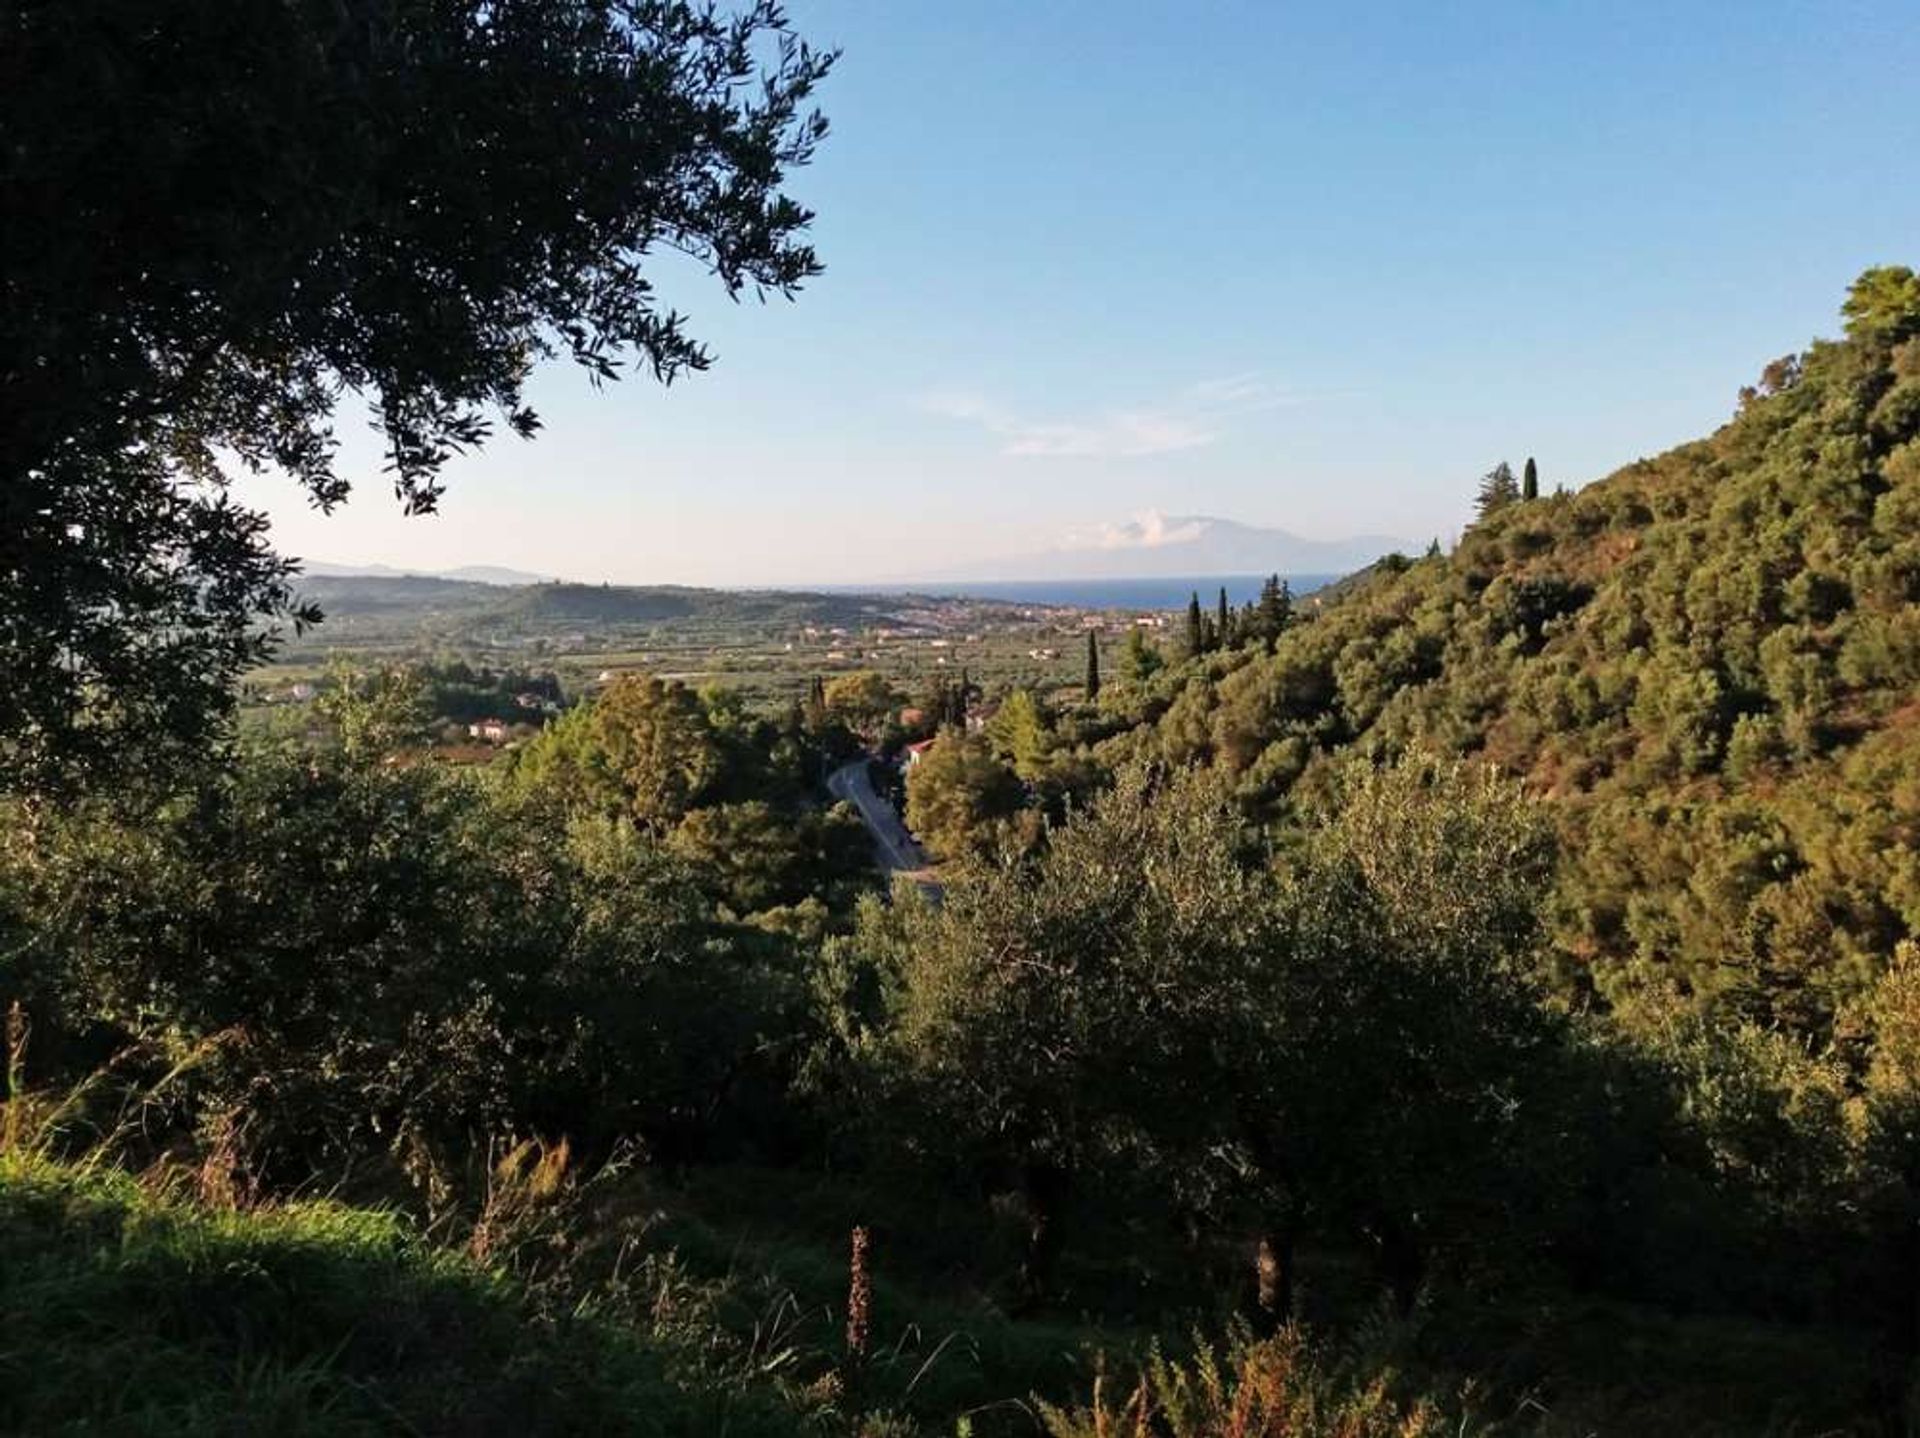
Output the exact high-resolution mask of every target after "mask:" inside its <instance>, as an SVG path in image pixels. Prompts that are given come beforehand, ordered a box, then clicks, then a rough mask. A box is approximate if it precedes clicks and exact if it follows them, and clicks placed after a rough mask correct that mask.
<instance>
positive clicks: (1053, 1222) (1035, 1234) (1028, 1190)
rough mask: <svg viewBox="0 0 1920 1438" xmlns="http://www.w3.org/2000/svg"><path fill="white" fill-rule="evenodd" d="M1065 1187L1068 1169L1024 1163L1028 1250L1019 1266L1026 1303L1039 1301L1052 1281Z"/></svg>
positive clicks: (1057, 1252)
mask: <svg viewBox="0 0 1920 1438" xmlns="http://www.w3.org/2000/svg"><path fill="white" fill-rule="evenodd" d="M1068 1186H1069V1184H1068V1177H1067V1171H1066V1170H1065V1169H1064V1168H1061V1167H1060V1166H1059V1165H1058V1164H1054V1163H1047V1162H1044V1161H1040V1162H1034V1163H1030V1164H1028V1165H1027V1166H1026V1171H1025V1173H1024V1174H1023V1189H1024V1193H1025V1197H1026V1203H1027V1251H1026V1256H1025V1259H1024V1260H1023V1261H1022V1263H1021V1265H1020V1282H1021V1287H1022V1288H1023V1289H1024V1290H1025V1291H1026V1300H1027V1302H1028V1303H1029V1304H1037V1303H1039V1302H1040V1300H1041V1299H1042V1298H1043V1297H1044V1296H1045V1294H1046V1292H1047V1291H1048V1289H1049V1288H1051V1287H1052V1284H1053V1277H1054V1270H1055V1268H1056V1267H1057V1265H1058V1262H1059V1258H1060V1246H1061V1242H1062V1238H1063V1235H1062V1232H1061V1209H1062V1207H1063V1206H1064V1205H1065V1203H1066V1198H1067V1189H1068Z"/></svg>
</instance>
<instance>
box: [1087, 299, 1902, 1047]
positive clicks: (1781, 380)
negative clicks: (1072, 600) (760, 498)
mask: <svg viewBox="0 0 1920 1438" xmlns="http://www.w3.org/2000/svg"><path fill="white" fill-rule="evenodd" d="M1845 317H1846V338H1845V339H1844V340H1841V341H1837V342H1819V343H1816V344H1814V345H1813V347H1812V348H1811V349H1809V350H1808V351H1806V352H1805V353H1804V354H1800V355H1795V356H1790V357H1788V358H1785V359H1782V360H1778V361H1775V362H1774V363H1773V364H1771V365H1768V366H1767V368H1766V371H1765V373H1764V375H1763V376H1762V378H1761V380H1760V381H1759V383H1758V384H1757V385H1755V386H1754V387H1752V388H1751V389H1748V390H1745V391H1743V392H1742V393H1741V396H1740V405H1739V409H1738V412H1737V413H1736V414H1735V416H1734V417H1733V419H1732V420H1731V421H1730V422H1729V423H1727V424H1726V425H1725V426H1724V427H1722V428H1721V429H1720V430H1719V431H1718V432H1717V433H1715V434H1714V435H1712V436H1711V437H1710V438H1707V439H1704V440H1701V441H1698V442H1695V443H1691V444H1687V445H1683V446H1681V447H1680V448H1677V449H1674V450H1672V451H1670V452H1668V453H1666V454H1663V455H1661V456H1659V457H1657V458H1654V459H1648V460H1642V461H1640V462H1638V463H1635V464H1632V465H1629V466H1628V467H1627V468H1625V469H1623V470H1621V471H1620V472H1619V473H1617V474H1614V475H1612V476H1610V477H1608V478H1606V479H1604V480H1601V481H1598V482H1597V483H1594V484H1591V485H1588V486H1587V487H1585V488H1584V489H1581V490H1580V491H1578V492H1577V493H1562V494H1553V495H1550V496H1543V497H1540V498H1537V499H1531V500H1524V499H1517V498H1516V499H1512V500H1510V501H1508V502H1504V503H1497V504H1495V505H1494V506H1492V507H1491V508H1490V509H1488V510H1487V512H1485V513H1484V514H1483V517H1482V518H1481V520H1480V521H1479V522H1478V523H1477V524H1475V525H1474V526H1473V527H1472V528H1471V529H1470V530H1469V531H1468V532H1467V534H1466V535H1465V536H1464V537H1463V538H1462V540H1461V541H1460V543H1459V545H1458V547H1457V548H1456V549H1455V551H1454V552H1453V553H1452V554H1449V555H1439V554H1434V555H1430V556H1429V557H1427V558H1425V559H1422V560H1418V561H1413V562H1397V561H1389V562H1386V563H1384V564H1383V565H1381V566H1379V567H1378V568H1377V569H1376V571H1375V572H1373V573H1372V574H1371V575H1370V576H1369V577H1367V578H1365V579H1364V580H1362V581H1360V582H1358V583H1355V584H1353V585H1351V586H1350V587H1348V589H1347V590H1346V592H1345V593H1344V594H1342V595H1340V596H1338V597H1337V598H1335V599H1334V600H1332V601H1330V602H1328V603H1327V604H1325V605H1324V606H1323V607H1322V608H1321V609H1320V610H1319V611H1317V613H1316V615H1315V617H1313V618H1312V619H1311V620H1310V621H1309V622H1305V623H1301V624H1297V625H1296V626H1294V627H1293V628H1292V629H1290V630H1289V631H1288V632H1286V633H1285V634H1284V635H1282V637H1281V638H1280V640H1279V641H1278V643H1277V645H1275V646H1273V650H1272V652H1271V653H1268V652H1266V651H1265V650H1264V649H1263V648H1262V647H1260V646H1251V647H1244V648H1240V649H1233V648H1228V649H1225V650H1223V651H1221V652H1216V653H1214V654H1210V655H1208V656H1206V658H1205V659H1204V661H1202V664H1201V665H1195V664H1192V663H1189V664H1187V665H1182V666H1179V667H1177V668H1175V669H1173V670H1171V671H1169V672H1168V673H1166V674H1164V675H1162V676H1160V682H1159V684H1158V686H1157V692H1156V693H1154V694H1153V695H1152V696H1143V701H1144V702H1142V703H1141V708H1140V710H1139V711H1138V712H1139V717H1141V718H1142V719H1143V720H1146V721H1148V722H1147V723H1146V724H1145V725H1144V726H1143V727H1142V728H1141V729H1139V730H1136V731H1135V732H1134V733H1132V734H1130V735H1128V736H1125V737H1123V738H1121V739H1118V740H1115V741H1110V746H1111V747H1115V748H1122V747H1131V746H1140V747H1148V748H1151V749H1154V750H1157V751H1158V752H1159V753H1160V754H1162V755H1163V756H1166V757H1170V758H1174V759H1178V760H1192V759H1195V758H1199V759H1203V760H1206V761H1210V762H1212V763H1213V764H1216V765H1218V766H1220V767H1221V768H1223V769H1225V770H1226V771H1228V772H1230V773H1231V774H1232V775H1233V776H1235V780H1236V782H1237V784H1238V785H1239V786H1240V788H1241V792H1242V794H1243V797H1245V798H1246V799H1247V800H1248V801H1249V802H1250V803H1251V804H1252V805H1253V806H1254V807H1255V808H1256V809H1257V810H1268V811H1271V810H1274V809H1277V808H1278V807H1280V806H1281V805H1282V804H1283V803H1284V801H1285V796H1286V795H1287V794H1288V793H1289V791H1290V790H1291V789H1292V787H1293V786H1294V785H1295V784H1297V783H1298V784H1305V785H1309V786H1311V785H1314V784H1315V782H1316V780H1317V779H1318V777H1319V776H1320V775H1321V774H1323V773H1324V772H1325V769H1326V765H1327V756H1328V755H1329V754H1330V753H1331V752H1332V751H1333V750H1335V749H1337V748H1341V747H1343V746H1349V745H1357V746H1358V747H1360V748H1362V749H1363V750H1368V751H1374V752H1382V753H1385V752H1393V751H1399V750H1404V749H1406V748H1409V747H1412V746H1416V745H1425V746H1429V747H1437V748H1439V749H1441V750H1444V751H1449V752H1456V753H1463V754H1477V755H1484V756H1485V757H1486V758H1487V759H1489V760H1491V761H1493V762H1494V763H1496V764H1498V765H1499V766H1500V767H1501V768H1503V769H1505V770H1507V771H1510V772H1512V773H1514V774H1516V775H1519V776H1521V777H1523V778H1524V779H1525V780H1526V782H1527V783H1528V785H1529V786H1530V787H1531V788H1532V789H1534V790H1536V791H1537V792H1538V793H1540V794H1542V795H1546V796H1550V797H1551V799H1552V801H1553V808H1554V812H1555V813H1556V815H1557V816H1558V820H1559V826H1560V829H1561V831H1562V835H1563V838H1564V845H1563V859H1562V866H1561V875H1560V878H1559V881H1558V892H1557V895H1556V901H1555V904H1554V906H1553V907H1554V915H1555V927H1556V931H1557V935H1556V936H1557V940H1558V947H1559V949H1560V950H1561V952H1562V953H1563V954H1564V956H1565V961H1566V969H1567V974H1566V977H1567V980H1568V982H1569V985H1570V986H1571V987H1572V988H1573V989H1574V990H1575V991H1577V992H1581V993H1584V994H1586V995H1588V996H1598V997H1599V998H1601V999H1603V1000H1604V1001H1606V1002H1608V1003H1610V1004H1612V1005H1613V1006H1615V1007H1616V1008H1635V1007H1637V1008H1640V1009H1642V1010H1643V1011H1644V1010H1646V1009H1649V1008H1650V1007H1651V1006H1653V1005H1655V1004H1656V1003H1658V1002H1660V1001H1662V1000H1679V1001H1681V1002H1684V1003H1691V1004H1700V1005H1705V1006H1709V1007H1714V1008H1719V1009H1723V1010H1726V1011H1729V1012H1740V1013H1745V1014H1747V1015H1749V1016H1752V1017H1755V1018H1758V1019H1761V1020H1765V1021H1778V1022H1782V1023H1784V1024H1787V1025H1789V1026H1791V1027H1793V1028H1795V1029H1799V1030H1803V1031H1805V1032H1807V1033H1809V1034H1810V1035H1815V1036H1829V1035H1831V1036H1835V1037H1839V1038H1842V1039H1844V1038H1845V1036H1846V1020H1847V1006H1848V1003H1849V1001H1850V1000H1851V999H1852V998H1854V997H1855V996H1856V995H1858V994H1859V993H1860V991H1861V989H1862V987H1863V985H1864V983H1865V982H1866V981H1867V980H1869V979H1870V978H1871V977H1872V976H1873V974H1874V973H1876V972H1877V971H1878V970H1879V969H1880V968H1881V967H1883V966H1884V964H1885V963H1886V961H1887V958H1888V957H1889V955H1890V954H1891V953H1892V952H1893V950H1894V949H1895V947H1896V945H1897V944H1898V943H1899V942H1900V941H1901V940H1902V939H1904V938H1906V937H1908V936H1911V935H1913V934H1914V933H1916V932H1920V607H1917V604H1916V601H1920V280H1917V279H1916V278H1915V276H1914V275H1913V274H1912V273H1911V272H1910V271H1907V270H1905V269H1882V270H1876V271H1870V272H1868V274H1867V275H1865V276H1863V277H1862V279H1861V280H1860V281H1859V283H1857V284H1856V285H1855V286H1854V288H1853V290H1852V292H1851V294H1850V296H1849V298H1848V300H1847V302H1846V306H1845ZM1836 1025H1837V1030H1838V1031H1837V1032H1836Z"/></svg>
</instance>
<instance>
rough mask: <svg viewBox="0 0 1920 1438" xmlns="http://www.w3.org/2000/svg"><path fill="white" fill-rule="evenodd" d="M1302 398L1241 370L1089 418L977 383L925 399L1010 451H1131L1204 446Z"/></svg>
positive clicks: (1111, 454) (1097, 455) (1079, 454)
mask: <svg viewBox="0 0 1920 1438" xmlns="http://www.w3.org/2000/svg"><path fill="white" fill-rule="evenodd" d="M1296 402H1297V401H1296V399H1295V397H1294V396H1293V395H1291V394H1289V393H1288V392H1287V391H1285V390H1282V389H1280V388H1279V387H1278V386H1276V385H1274V384H1272V383H1271V382H1269V381H1268V380H1266V379H1265V378H1263V377H1262V376H1260V375H1258V374H1241V375H1231V376H1228V377H1227V378H1224V379H1215V380H1206V381H1203V382H1202V383H1199V384H1194V385H1189V386H1188V387H1187V388H1185V389H1183V390H1181V391H1179V392H1178V393H1177V394H1175V395H1173V396H1172V397H1170V398H1169V399H1167V400H1166V401H1164V402H1162V403H1159V404H1154V405H1142V406H1134V407H1130V408H1123V409H1111V410H1106V411H1103V412H1102V413H1100V414H1097V415H1094V416H1091V417H1088V418H1084V419H1034V418H1032V417H1030V416H1028V415H1023V414H1019V413H1016V412H1015V411H1013V410H1011V409H1009V408H1007V407H1005V406H1003V405H1000V404H997V403H995V402H994V401H992V400H990V399H988V398H987V397H985V396H984V395H981V394H978V393H975V392H972V391H948V392H944V393H940V394H933V395H929V396H927V398H926V400H925V407H926V408H927V409H929V410H931V411H932V412H933V413H935V414H939V415H944V416H946V417H947V418H948V419H956V420H963V421H966V422H967V423H970V424H977V425H979V426H980V427H981V428H982V429H984V430H986V431H987V433H988V434H990V435H993V436H994V437H995V438H997V439H998V440H999V441H1000V453H1002V454H1004V455H1012V456H1018V457H1025V458H1033V457H1049V458H1059V457H1071V458H1080V459H1131V458H1135V457H1138V456H1141V455H1149V454H1172V453H1175V452H1177V451H1180V450H1187V449H1201V448H1203V447H1205V446H1207V445H1210V444H1212V443H1214V442H1215V441H1216V440H1218V439H1219V438H1220V436H1221V433H1222V430H1223V428H1224V427H1225V426H1226V424H1227V423H1228V422H1229V421H1231V420H1233V419H1236V418H1239V417H1240V416H1243V415H1247V414H1252V413H1255V412H1257V411H1260V410H1268V409H1277V408H1279V407H1280V406H1282V405H1287V404H1293V403H1296Z"/></svg>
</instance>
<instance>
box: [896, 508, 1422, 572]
mask: <svg viewBox="0 0 1920 1438" xmlns="http://www.w3.org/2000/svg"><path fill="white" fill-rule="evenodd" d="M1417 548H1418V547H1417V546H1415V545H1413V544H1411V543H1410V542H1409V541H1407V540H1404V539H1398V538H1394V537H1392V536H1389V535H1377V534H1364V535H1353V536H1350V537H1347V538H1343V539H1308V538H1305V537H1304V536H1301V535H1298V534H1294V533H1292V532H1291V531H1289V530H1284V529H1267V528H1261V527H1259V526H1257V525H1251V524H1241V523H1239V522H1238V521H1237V520H1231V519H1221V518H1219V517H1217V516H1214V515H1162V514H1159V513H1157V512H1152V511H1149V512H1148V513H1146V514H1143V515H1138V516H1135V517H1134V518H1133V519H1130V520H1127V521H1125V522H1124V523H1121V524H1109V525H1103V526H1101V527H1099V528H1098V529H1097V530H1095V531H1093V532H1092V533H1091V534H1088V535H1081V536H1075V537H1074V538H1072V539H1070V540H1069V541H1068V542H1065V543H1063V544H1060V545H1058V546H1056V547H1054V548H1051V549H1045V550H1040V551H1038V552H1035V553H1029V554H1024V555H1009V556H1006V557H1004V558H999V559H987V560H980V561H977V562H974V563H970V564H965V565H955V566H948V567H944V568H941V569H938V570H936V571H935V572H933V573H931V574H926V575H920V576H916V578H918V579H920V580H921V581H923V582H926V583H939V584H956V583H960V584H963V583H966V582H967V581H969V580H1049V579H1051V580H1063V579H1156V578H1164V577H1167V576H1182V575H1208V574H1288V573H1295V574H1299V573H1311V574H1345V573H1348V572H1349V571H1352V570H1355V569H1360V568H1363V567H1365V566H1366V565H1368V564H1371V563H1373V561H1374V560H1376V559H1378V558H1380V556H1381V555H1383V554H1390V553H1395V552H1417Z"/></svg>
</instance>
